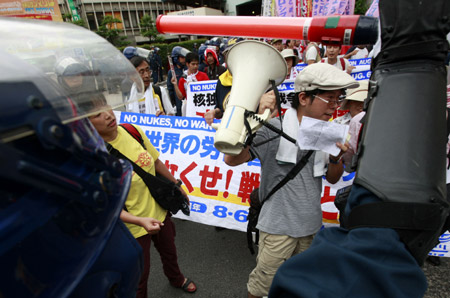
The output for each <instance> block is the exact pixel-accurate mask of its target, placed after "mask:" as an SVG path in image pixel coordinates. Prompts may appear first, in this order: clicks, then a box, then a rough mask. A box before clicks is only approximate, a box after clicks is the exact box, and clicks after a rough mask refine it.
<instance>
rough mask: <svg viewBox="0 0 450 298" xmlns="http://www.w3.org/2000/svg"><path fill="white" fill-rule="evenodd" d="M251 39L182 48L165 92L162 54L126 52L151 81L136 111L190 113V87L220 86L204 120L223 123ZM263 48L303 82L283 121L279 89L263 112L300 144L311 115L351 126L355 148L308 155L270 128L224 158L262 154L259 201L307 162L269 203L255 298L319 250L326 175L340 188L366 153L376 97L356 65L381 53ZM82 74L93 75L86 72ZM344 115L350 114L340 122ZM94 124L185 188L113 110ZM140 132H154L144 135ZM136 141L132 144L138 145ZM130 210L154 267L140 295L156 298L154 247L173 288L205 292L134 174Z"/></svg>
mask: <svg viewBox="0 0 450 298" xmlns="http://www.w3.org/2000/svg"><path fill="white" fill-rule="evenodd" d="M242 40H244V39H243V38H237V37H230V38H223V39H222V38H218V37H215V38H212V39H211V40H209V41H207V42H205V44H201V45H200V46H199V47H198V48H197V47H196V46H197V45H195V48H194V49H192V50H188V49H185V48H182V47H174V48H173V50H172V52H171V61H170V64H171V66H172V67H171V69H169V71H168V73H167V81H166V86H165V87H163V86H156V85H155V84H156V83H157V82H160V81H162V79H163V78H164V75H163V72H162V64H163V63H162V60H161V57H159V55H158V49H157V48H155V49H154V51H153V54H152V56H151V57H150V59H149V57H148V56H147V57H142V56H141V55H139V52H138V51H137V50H136V48H133V47H128V48H126V49H125V50H124V55H125V56H126V57H127V58H128V59H129V61H130V63H131V64H132V65H133V66H134V67H135V68H136V70H137V72H138V73H139V75H140V77H141V78H142V81H143V83H144V90H139V88H138V87H137V85H135V84H133V83H131V84H133V85H132V87H131V91H130V94H127V95H125V97H126V101H127V103H128V104H127V110H128V111H131V112H136V113H145V114H154V115H156V116H160V115H168V116H184V115H185V114H186V112H185V107H186V100H187V99H186V90H188V86H189V84H190V83H192V82H197V81H206V80H217V89H216V106H215V109H214V110H211V111H208V112H206V114H205V116H204V118H205V120H206V122H207V123H208V124H211V123H212V122H213V119H214V118H221V117H222V114H223V111H224V107H223V99H224V97H225V95H226V94H227V93H228V92H229V91H230V89H231V85H232V76H231V74H230V73H229V71H227V65H226V61H225V57H226V53H227V51H228V50H229V49H230V47H232V46H233V45H235V44H236V43H239V42H241V41H242ZM263 42H267V43H268V44H270V45H272V46H273V47H274V48H275V49H277V50H278V51H279V52H280V54H281V55H282V57H283V58H284V59H285V61H286V65H287V76H286V79H295V83H294V88H295V97H294V99H293V101H292V107H291V108H290V109H288V110H287V111H286V112H285V114H284V116H283V118H282V121H281V122H280V120H279V119H278V117H277V115H276V114H277V113H276V112H277V111H276V109H275V107H276V105H275V94H274V92H273V91H270V92H268V93H266V94H263V95H262V96H261V100H260V105H259V107H260V110H264V109H265V108H269V109H270V110H271V112H273V114H272V115H273V116H274V117H273V119H271V120H270V121H269V122H270V124H272V125H273V126H275V127H277V128H280V125H282V126H283V128H285V131H286V133H288V134H289V135H290V136H292V137H294V138H295V137H296V136H297V133H298V127H299V125H300V123H301V121H302V119H303V117H310V118H314V119H319V120H323V121H334V122H335V123H339V124H342V125H349V126H350V134H349V136H348V138H347V141H346V142H343V143H337V144H336V146H337V147H338V148H339V150H340V152H339V154H337V155H335V156H333V155H330V154H327V153H324V152H320V151H316V152H311V153H309V152H308V150H301V149H299V148H298V146H297V145H295V144H292V143H289V142H286V141H285V140H284V139H283V138H275V136H276V133H274V132H272V131H271V130H269V129H267V128H266V127H263V128H262V129H260V130H258V131H257V133H256V136H255V137H254V143H259V142H265V144H264V145H263V146H258V147H257V146H254V143H253V144H251V145H250V146H248V147H246V148H245V149H244V150H243V151H242V152H241V154H239V155H236V156H231V155H226V156H225V162H226V163H227V164H228V165H230V166H236V165H239V164H242V163H245V162H248V161H250V160H253V159H255V158H258V159H260V160H261V185H260V188H259V198H260V200H261V199H262V198H264V197H265V196H267V194H268V193H270V191H271V190H272V189H273V188H274V186H275V185H276V183H277V182H279V180H280V179H282V178H283V177H284V176H286V175H287V174H288V173H289V171H290V169H291V168H292V167H293V165H296V164H298V163H300V162H302V161H303V162H304V163H305V164H304V165H303V169H302V170H301V171H300V174H298V175H296V176H295V178H294V179H293V180H291V181H289V182H287V183H286V184H285V185H284V186H283V187H282V188H281V189H279V191H278V192H276V193H275V194H274V195H273V196H272V197H271V199H270V200H268V201H267V202H265V203H264V205H263V206H262V209H261V213H260V215H259V221H258V226H257V228H258V229H259V230H260V232H261V237H260V239H259V246H258V247H259V251H258V257H257V265H256V268H255V269H254V270H253V271H252V272H251V273H250V276H249V281H248V284H247V287H248V297H263V296H267V295H268V293H269V289H270V286H271V284H272V280H273V278H274V276H275V274H276V272H277V270H278V268H279V267H280V266H281V265H282V264H283V263H284V261H285V260H287V259H289V258H290V257H292V256H294V255H296V254H299V253H301V252H302V251H304V250H306V249H307V248H308V247H309V246H310V244H311V242H312V239H313V237H314V235H315V234H316V233H317V232H318V231H319V229H320V228H321V226H322V211H321V206H320V198H321V189H322V180H323V177H324V178H325V179H326V180H327V181H329V182H330V183H335V182H337V181H338V180H339V179H340V177H341V176H342V174H343V172H344V170H345V171H351V169H352V158H353V155H354V154H355V153H356V152H357V138H358V134H359V129H360V127H361V124H360V120H361V118H362V117H363V115H364V113H361V112H362V110H363V102H364V100H365V99H366V97H367V93H368V83H367V81H366V82H359V83H358V82H357V81H356V80H355V79H353V78H352V77H351V76H350V75H349V74H350V73H351V72H352V70H353V66H351V65H350V63H349V62H348V59H359V58H366V57H370V56H371V55H372V53H371V48H370V47H369V46H365V45H356V46H355V47H351V48H348V49H346V50H343V49H342V46H341V45H338V44H336V45H333V44H332V45H328V46H323V45H320V44H316V43H313V42H311V43H305V42H304V41H298V40H281V39H273V40H264V41H263ZM261 63H263V61H262V62H261ZM298 63H305V64H307V65H308V66H307V67H305V69H304V70H302V71H301V72H297V70H296V68H295V66H296V65H297V64H298ZM83 71H86V69H84V68H83ZM63 82H64V84H66V85H67V87H68V88H73V86H74V85H73V84H74V83H72V82H70V81H67V80H63ZM122 83H123V84H124V83H126V81H125V80H124V81H123V82H122ZM75 87H76V86H75ZM100 102H101V99H100ZM100 104H101V103H100ZM338 109H340V110H341V111H343V110H345V111H348V112H346V113H345V114H344V115H342V116H340V117H337V118H335V119H333V115H336V111H337V110H338ZM90 120H91V122H92V123H93V125H94V127H95V128H96V129H97V130H98V132H99V134H100V136H102V137H103V139H104V140H105V142H108V143H109V144H111V145H112V146H113V147H114V148H116V149H117V150H119V151H120V152H121V153H122V154H124V155H126V156H127V157H128V158H130V159H132V160H138V159H141V158H142V157H141V155H142V154H144V155H146V158H147V159H148V160H150V161H151V162H150V163H146V164H145V165H144V164H143V165H142V166H145V167H144V168H145V170H146V171H149V172H151V173H153V174H156V173H158V174H161V175H163V176H166V178H167V179H169V180H172V181H174V182H177V181H176V180H175V178H174V177H173V176H172V175H171V174H170V172H169V171H168V170H167V168H166V167H165V165H164V164H163V163H161V161H160V160H159V159H158V157H159V153H158V152H157V151H156V149H155V148H154V147H153V146H152V144H151V143H150V141H149V140H148V139H147V138H146V137H143V139H144V143H145V147H144V148H142V147H141V145H140V144H139V143H137V142H136V141H135V140H133V138H132V137H130V135H129V134H128V133H127V132H126V130H125V129H124V128H122V127H118V126H117V123H116V119H115V117H114V114H113V112H112V111H105V112H102V113H100V114H97V115H94V116H92V117H91V118H90ZM138 130H139V133H140V134H141V135H142V136H145V134H144V133H143V132H142V131H141V130H140V129H138ZM130 143H131V144H133V145H132V146H130V145H129V144H130ZM180 189H182V188H180ZM183 192H184V190H183ZM185 195H186V196H187V194H185ZM144 198H146V199H144ZM126 208H127V209H126V210H124V211H123V212H122V214H121V217H120V218H121V219H122V221H124V222H125V223H126V225H127V227H128V228H129V230H130V231H131V232H132V234H133V236H134V237H135V238H136V239H137V241H138V243H139V244H140V245H141V246H142V248H143V250H144V256H145V261H144V262H145V268H144V269H145V270H144V274H143V276H142V279H141V283H140V285H139V290H138V297H147V289H146V287H147V279H148V275H149V268H150V244H151V242H152V241H153V242H154V244H155V247H156V249H157V250H158V252H159V254H160V256H161V259H162V262H163V268H164V274H165V275H166V276H167V278H168V280H169V282H170V283H171V284H172V285H173V286H174V287H178V288H180V289H182V290H184V291H185V292H188V293H193V292H195V291H196V290H197V287H196V285H195V283H194V282H193V281H192V280H191V279H189V278H187V277H185V276H184V275H183V274H182V273H181V270H180V268H179V267H178V262H177V251H176V247H175V242H174V237H175V226H174V225H173V222H172V221H171V219H170V216H171V215H170V212H168V211H167V210H165V209H163V208H161V207H160V206H159V205H158V204H157V203H156V201H155V200H154V199H153V197H152V195H151V193H150V192H149V190H148V189H147V187H146V185H145V184H144V183H143V182H142V180H141V179H140V178H139V177H136V175H135V177H134V178H133V182H132V185H131V190H130V194H129V196H128V199H127V202H126Z"/></svg>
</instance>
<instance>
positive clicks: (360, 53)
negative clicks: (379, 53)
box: [350, 48, 369, 59]
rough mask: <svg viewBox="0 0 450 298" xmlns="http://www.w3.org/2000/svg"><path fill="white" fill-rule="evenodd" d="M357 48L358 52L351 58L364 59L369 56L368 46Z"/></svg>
mask: <svg viewBox="0 0 450 298" xmlns="http://www.w3.org/2000/svg"><path fill="white" fill-rule="evenodd" d="M355 50H358V52H357V53H356V54H355V55H353V56H351V57H350V59H363V58H367V56H369V51H368V50H367V48H364V49H360V48H356V49H355Z"/></svg>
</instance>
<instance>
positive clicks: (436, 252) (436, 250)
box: [428, 244, 449, 257]
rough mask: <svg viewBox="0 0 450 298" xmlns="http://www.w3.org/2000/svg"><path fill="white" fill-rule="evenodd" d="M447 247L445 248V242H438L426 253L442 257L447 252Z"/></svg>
mask: <svg viewBox="0 0 450 298" xmlns="http://www.w3.org/2000/svg"><path fill="white" fill-rule="evenodd" d="M448 252H449V249H448V248H447V245H445V244H439V245H437V246H436V247H435V248H433V249H432V250H431V251H430V252H429V253H428V255H430V256H438V257H443V256H445V255H446V254H448Z"/></svg>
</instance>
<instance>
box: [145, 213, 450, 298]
mask: <svg viewBox="0 0 450 298" xmlns="http://www.w3.org/2000/svg"><path fill="white" fill-rule="evenodd" d="M174 222H175V225H176V227H177V238H176V245H177V248H178V256H179V264H180V268H181V270H182V272H183V273H184V275H185V276H186V277H189V278H191V279H192V280H194V281H195V282H196V284H197V287H198V290H197V292H196V293H195V294H188V293H184V292H183V291H182V290H180V289H176V288H173V287H172V286H170V284H169V282H168V281H167V279H166V278H165V276H164V274H163V272H162V266H161V261H160V260H159V255H158V252H156V250H154V248H153V247H152V251H151V255H152V268H151V272H150V280H149V284H148V285H149V296H150V297H153V298H176V297H181V298H184V297H192V298H212V297H217V298H235V297H236V298H245V297H247V290H246V282H247V278H248V274H249V273H250V271H251V270H252V269H253V267H254V266H255V263H256V262H255V256H252V255H251V254H250V252H249V250H248V248H247V244H246V235H245V233H243V232H238V231H233V230H222V231H217V230H216V229H215V228H214V227H212V226H207V225H202V224H197V223H193V222H189V221H183V220H179V219H174ZM424 271H425V274H426V275H427V278H428V282H429V289H428V292H427V293H426V295H425V297H426V298H434V297H440V298H445V297H450V281H448V278H449V276H450V259H447V258H443V259H442V264H441V265H440V266H438V267H436V266H432V265H430V264H428V263H426V264H425V266H424Z"/></svg>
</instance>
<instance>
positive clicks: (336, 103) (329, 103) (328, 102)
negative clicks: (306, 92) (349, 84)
mask: <svg viewBox="0 0 450 298" xmlns="http://www.w3.org/2000/svg"><path fill="white" fill-rule="evenodd" d="M314 97H317V98H319V99H320V100H321V101H323V102H324V103H327V104H328V105H340V104H341V103H342V102H343V101H344V99H345V95H340V96H339V98H338V100H328V99H325V98H322V97H320V96H319V95H314Z"/></svg>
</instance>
